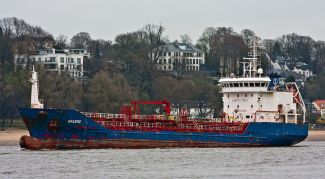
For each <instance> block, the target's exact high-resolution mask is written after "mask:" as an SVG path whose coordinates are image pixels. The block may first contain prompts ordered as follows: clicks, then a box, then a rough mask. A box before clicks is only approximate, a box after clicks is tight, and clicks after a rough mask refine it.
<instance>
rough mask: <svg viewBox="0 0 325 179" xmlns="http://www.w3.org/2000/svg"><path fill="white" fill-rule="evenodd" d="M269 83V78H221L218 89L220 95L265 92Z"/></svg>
mask: <svg viewBox="0 0 325 179" xmlns="http://www.w3.org/2000/svg"><path fill="white" fill-rule="evenodd" d="M270 81H271V80H270V78H269V77H252V78H243V77H241V78H221V79H220V80H219V85H220V88H219V89H220V92H221V93H230V92H267V91H268V86H269V83H270Z"/></svg>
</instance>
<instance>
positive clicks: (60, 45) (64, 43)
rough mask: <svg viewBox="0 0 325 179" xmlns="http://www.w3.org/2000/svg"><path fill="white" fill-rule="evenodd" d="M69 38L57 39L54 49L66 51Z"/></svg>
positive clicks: (61, 36)
mask: <svg viewBox="0 0 325 179" xmlns="http://www.w3.org/2000/svg"><path fill="white" fill-rule="evenodd" d="M67 42H68V37H67V36H65V35H61V34H60V35H58V36H57V37H56V39H55V45H54V47H55V48H57V49H64V48H66V47H67Z"/></svg>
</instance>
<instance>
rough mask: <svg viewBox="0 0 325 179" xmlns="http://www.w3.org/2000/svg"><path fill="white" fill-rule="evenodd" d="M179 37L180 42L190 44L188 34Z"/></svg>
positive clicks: (190, 40)
mask: <svg viewBox="0 0 325 179" xmlns="http://www.w3.org/2000/svg"><path fill="white" fill-rule="evenodd" d="M180 37H181V42H183V43H186V44H189V43H192V39H191V37H190V36H189V35H188V34H183V35H181V36H180Z"/></svg>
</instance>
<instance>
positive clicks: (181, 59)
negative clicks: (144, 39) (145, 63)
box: [157, 41, 205, 71]
mask: <svg viewBox="0 0 325 179" xmlns="http://www.w3.org/2000/svg"><path fill="white" fill-rule="evenodd" d="M204 63H205V60H204V53H203V52H202V51H201V50H200V49H198V48H196V47H195V46H193V45H192V44H188V43H179V42H177V41H175V42H173V43H166V44H165V46H164V48H163V50H162V52H161V53H160V54H159V58H158V65H157V68H158V69H159V70H164V71H172V70H174V68H176V67H175V65H178V67H181V68H183V69H182V70H184V71H199V70H200V65H203V64H204Z"/></svg>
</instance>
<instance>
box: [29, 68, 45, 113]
mask: <svg viewBox="0 0 325 179" xmlns="http://www.w3.org/2000/svg"><path fill="white" fill-rule="evenodd" d="M30 82H31V83H32V94H31V99H30V104H31V108H44V104H43V103H41V102H40V100H39V99H38V76H37V72H36V71H35V70H34V66H33V71H32V77H31V78H30Z"/></svg>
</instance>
